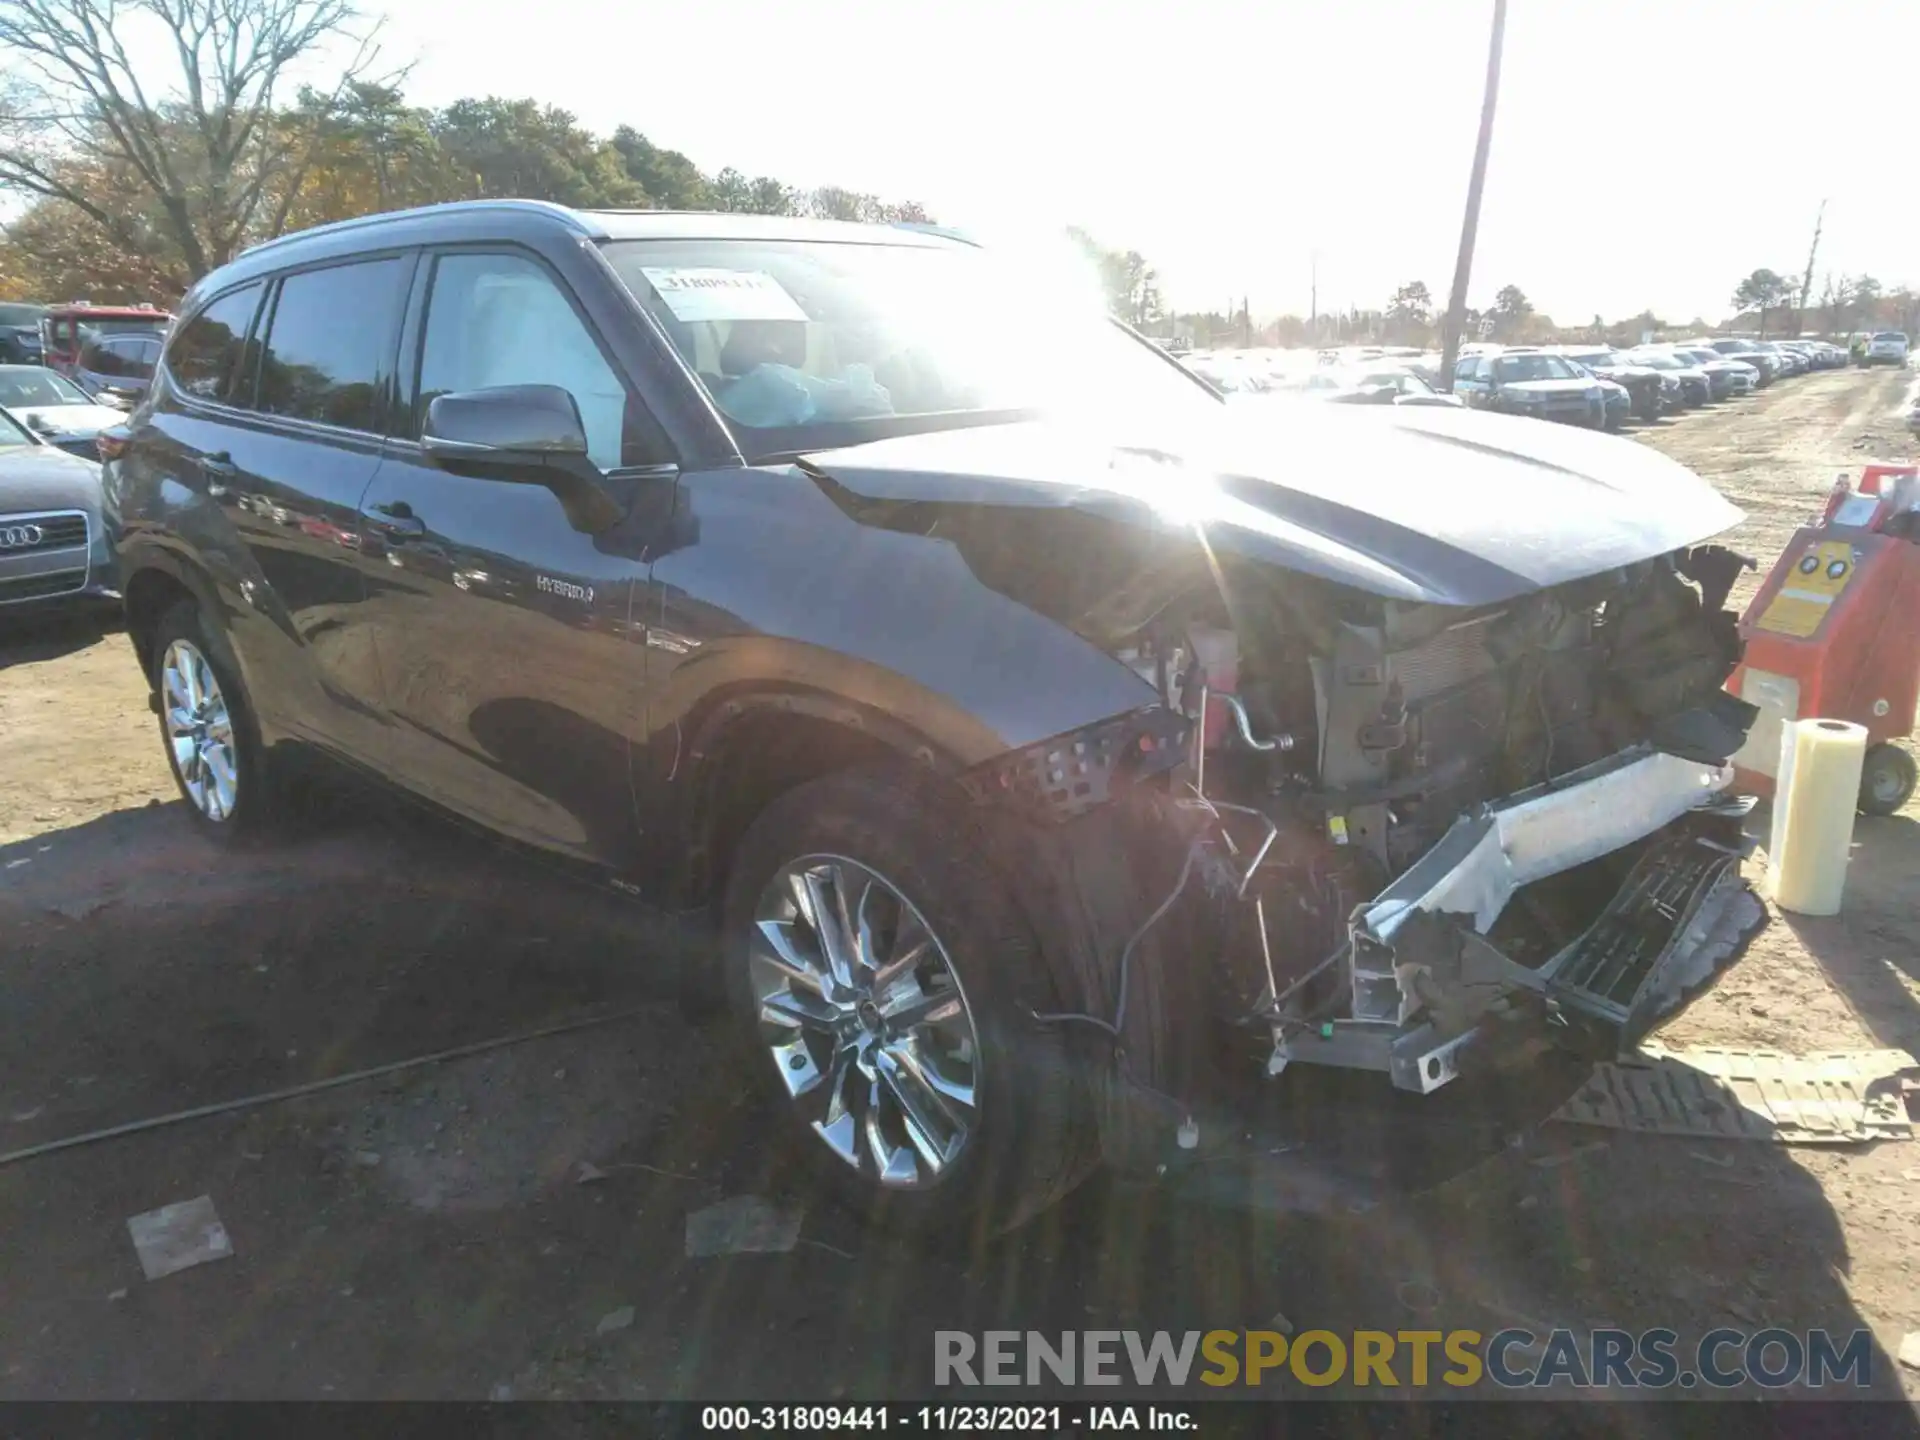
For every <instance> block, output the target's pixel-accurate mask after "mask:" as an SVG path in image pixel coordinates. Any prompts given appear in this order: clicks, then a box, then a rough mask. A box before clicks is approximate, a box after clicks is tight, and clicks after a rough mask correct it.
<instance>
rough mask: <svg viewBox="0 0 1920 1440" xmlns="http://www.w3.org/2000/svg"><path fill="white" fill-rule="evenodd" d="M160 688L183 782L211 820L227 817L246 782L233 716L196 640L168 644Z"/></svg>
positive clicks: (175, 764) (169, 739)
mask: <svg viewBox="0 0 1920 1440" xmlns="http://www.w3.org/2000/svg"><path fill="white" fill-rule="evenodd" d="M160 692H161V703H162V704H163V705H164V706H165V707H166V722H167V745H168V747H169V748H170V749H171V750H172V751H173V768H174V769H175V770H176V771H177V772H178V773H179V776H180V784H181V786H182V787H183V788H184V789H185V790H186V792H187V797H188V798H189V799H190V800H192V801H193V803H194V804H195V805H196V806H198V807H199V810H200V813H201V814H202V815H204V816H206V817H207V819H209V820H225V819H226V818H227V817H228V816H229V815H231V814H233V804H234V799H235V797H236V794H237V792H238V790H239V787H240V774H239V769H238V767H237V765H236V763H235V755H234V746H233V717H232V715H231V714H229V713H228V710H227V701H226V697H225V696H224V695H222V694H221V693H220V682H219V681H218V680H216V679H215V678H214V675H213V667H212V666H211V665H209V664H207V657H206V656H205V655H202V654H201V653H200V650H199V647H197V646H196V645H194V643H193V642H192V641H191V640H176V641H174V642H173V643H172V644H171V645H169V646H167V653H166V654H165V655H164V656H163V657H162V658H161V661H160Z"/></svg>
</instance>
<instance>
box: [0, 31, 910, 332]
mask: <svg viewBox="0 0 1920 1440" xmlns="http://www.w3.org/2000/svg"><path fill="white" fill-rule="evenodd" d="M134 17H137V18H139V19H140V20H142V21H144V22H145V23H146V25H147V26H148V28H149V30H150V31H151V29H152V28H153V27H154V26H155V25H156V24H157V25H158V26H159V27H160V28H161V29H163V30H164V31H165V32H166V34H167V35H168V37H169V38H170V39H171V41H172V45H171V47H164V46H163V47H158V48H150V49H144V50H142V51H140V52H138V53H139V56H140V58H139V59H137V60H136V58H135V52H134V51H132V50H130V49H128V48H126V47H125V46H124V45H123V44H122V43H121V41H120V40H118V39H116V38H115V28H116V25H122V26H124V23H125V22H126V21H127V20H129V19H131V18H134ZM377 39H378V27H377V25H376V26H372V27H367V26H365V25H363V23H362V21H361V17H360V16H359V15H358V14H357V13H356V12H355V11H354V10H353V9H352V8H351V7H350V5H349V4H348V3H347V0H0V54H3V55H5V56H7V57H8V63H7V64H6V65H5V67H4V69H0V194H4V195H5V196H7V197H9V198H10V199H11V202H12V203H11V204H10V205H8V206H6V207H5V209H4V210H0V213H7V212H9V211H10V212H12V218H11V219H10V220H9V222H8V223H7V224H6V225H5V228H4V231H3V232H0V297H7V298H33V299H41V300H61V299H68V298H72V297H76V296H82V295H84V296H87V297H88V298H91V299H94V300H97V301H113V300H157V301H163V302H170V301H172V300H173V299H175V298H177V297H178V296H179V295H180V294H181V293H182V292H184V291H185V290H186V289H187V287H188V286H190V285H191V284H192V283H193V282H194V281H195V280H197V279H198V278H199V277H200V276H202V275H204V274H206V273H207V272H208V271H210V270H212V269H214V268H216V267H218V266H219V265H221V264H224V263H225V262H226V261H228V260H230V259H231V258H233V256H234V255H236V254H238V253H239V252H240V251H241V250H243V249H245V248H246V247H247V246H248V245H251V244H255V243H257V242H259V241H261V240H266V239H270V238H272V237H273V236H276V235H280V234H284V233H286V232H288V231H291V230H300V229H305V228H307V227H308V226H312V225H318V224H324V223H326V222H328V221H333V220H344V219H349V218H351V217H353V216H357V215H364V214H369V213H372V212H375V211H381V210H391V209H397V208H402V207H405V206H411V205H425V204H432V203H434V202H437V201H446V200H470V199H481V198H488V197H503V196H514V197H522V198H530V199H540V200H552V201H556V202H559V203H561V204H565V205H573V206H579V207H582V208H606V209H637V208H660V209H683V210H732V211H746V212H752V213H756V214H764V215H805V216H816V217H820V218H824V219H834V220H856V221H869V222H882V223H884V222H899V221H927V220H929V219H930V217H929V216H928V215H927V213H926V210H925V208H924V207H923V206H922V205H920V204H919V203H917V202H915V201H912V200H891V199H885V198H882V197H880V196H876V195H871V194H866V193H863V192H860V191H856V190H848V189H843V188H840V187H837V186H830V185H829V186H817V187H804V186H800V185H795V184H793V183H790V182H788V181H786V180H783V179H781V178H779V177H777V176H772V175H747V174H744V173H742V172H741V171H739V170H736V169H733V168H729V167H723V168H721V169H718V170H715V171H712V172H709V171H706V170H703V169H702V168H701V167H700V166H699V165H697V164H696V163H695V162H694V161H693V160H691V159H689V158H688V157H687V156H686V155H683V154H681V153H680V152H679V151H677V150H671V149H667V148H664V147H662V146H659V145H656V144H654V143H653V142H652V141H651V140H649V139H648V138H647V136H646V135H645V134H644V133H643V132H642V131H641V130H639V129H637V128H636V127H634V126H631V125H622V126H620V127H619V128H618V129H616V130H615V131H614V132H613V133H612V134H611V135H597V134H595V133H593V132H592V131H590V130H588V129H587V128H586V127H584V126H583V125H581V124H580V123H579V121H578V119H577V118H576V117H575V116H574V115H572V114H571V113H570V112H568V111H566V110H564V109H562V108H560V107H558V106H554V105H546V104H542V103H540V102H539V101H537V100H531V99H514V98H504V97H499V96H487V97H483V98H471V99H462V100H456V101H454V102H453V103H452V104H450V105H446V106H443V107H440V108H438V109H434V108H428V107H423V106H417V105H413V104H410V103H409V102H408V100H407V98H406V95H405V91H404V75H403V74H396V73H387V74H383V73H381V72H380V70H379V67H378V58H379V49H378V44H377ZM334 53H342V54H344V55H345V57H346V58H345V59H344V60H343V61H342V62H341V69H340V72H339V74H338V75H337V76H336V77H334V78H333V80H332V82H331V83H330V84H327V85H324V86H321V85H314V84H308V85H305V86H302V87H300V88H298V89H297V90H294V91H293V93H291V94H288V93H287V91H288V85H287V83H286V77H287V74H288V73H289V71H290V70H291V69H292V68H293V67H294V66H295V65H296V64H297V63H301V62H304V64H305V70H304V71H303V72H302V73H311V70H312V68H313V64H314V62H315V61H316V60H317V59H318V57H319V56H321V55H323V54H334ZM159 57H165V58H164V59H163V58H159Z"/></svg>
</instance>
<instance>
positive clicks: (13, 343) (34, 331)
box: [0, 300, 47, 365]
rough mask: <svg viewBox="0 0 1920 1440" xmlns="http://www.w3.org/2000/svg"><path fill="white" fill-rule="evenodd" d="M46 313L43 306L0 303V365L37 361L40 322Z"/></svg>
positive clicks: (38, 361)
mask: <svg viewBox="0 0 1920 1440" xmlns="http://www.w3.org/2000/svg"><path fill="white" fill-rule="evenodd" d="M46 313H47V307H46V306H44V305H24V304H21V303H19V302H17V301H12V300H9V301H6V302H4V303H0V365H38V364H39V363H40V357H41V354H42V350H41V344H40V322H41V320H43V319H44V318H45V317H46Z"/></svg>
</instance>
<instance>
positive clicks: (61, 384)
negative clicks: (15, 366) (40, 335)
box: [0, 368, 93, 408]
mask: <svg viewBox="0 0 1920 1440" xmlns="http://www.w3.org/2000/svg"><path fill="white" fill-rule="evenodd" d="M91 404H93V401H91V400H89V399H88V398H87V394H86V391H84V390H82V389H81V388H80V387H79V386H78V385H75V384H74V383H73V382H72V381H71V380H68V379H66V378H65V377H64V376H60V375H56V374H54V373H53V371H51V370H37V369H25V368H22V369H19V370H0V405H5V406H17V407H22V408H24V407H26V406H29V405H91Z"/></svg>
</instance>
